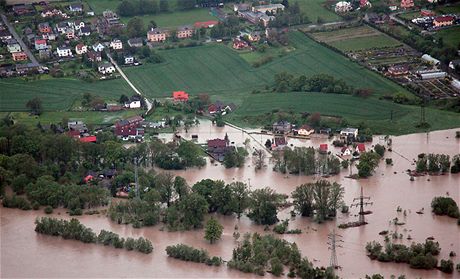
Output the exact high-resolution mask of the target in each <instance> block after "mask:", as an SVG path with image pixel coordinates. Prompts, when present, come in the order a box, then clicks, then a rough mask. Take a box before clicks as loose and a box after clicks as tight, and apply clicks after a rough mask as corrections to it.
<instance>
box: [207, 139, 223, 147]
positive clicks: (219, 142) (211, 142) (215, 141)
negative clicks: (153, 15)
mask: <svg viewBox="0 0 460 279" xmlns="http://www.w3.org/2000/svg"><path fill="white" fill-rule="evenodd" d="M227 143H228V142H227V141H226V140H224V139H212V140H208V147H212V148H219V147H226V146H227Z"/></svg>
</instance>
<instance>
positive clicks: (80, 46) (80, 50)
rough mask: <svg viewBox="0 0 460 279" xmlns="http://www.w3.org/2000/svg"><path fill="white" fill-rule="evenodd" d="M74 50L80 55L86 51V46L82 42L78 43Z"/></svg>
mask: <svg viewBox="0 0 460 279" xmlns="http://www.w3.org/2000/svg"><path fill="white" fill-rule="evenodd" d="M75 52H76V53H77V54H78V55H82V54H85V53H87V52H88V47H87V46H86V45H84V44H83V43H79V44H78V45H76V46H75Z"/></svg>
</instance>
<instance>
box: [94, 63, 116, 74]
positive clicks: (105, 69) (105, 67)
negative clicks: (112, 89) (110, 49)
mask: <svg viewBox="0 0 460 279" xmlns="http://www.w3.org/2000/svg"><path fill="white" fill-rule="evenodd" d="M97 71H98V72H99V73H101V74H103V75H110V74H112V73H114V72H115V67H114V66H113V65H112V63H109V62H104V63H101V64H99V66H98V67H97Z"/></svg>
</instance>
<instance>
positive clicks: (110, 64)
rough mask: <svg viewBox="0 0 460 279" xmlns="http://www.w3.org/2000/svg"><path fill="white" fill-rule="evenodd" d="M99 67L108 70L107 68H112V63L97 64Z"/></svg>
mask: <svg viewBox="0 0 460 279" xmlns="http://www.w3.org/2000/svg"><path fill="white" fill-rule="evenodd" d="M99 67H100V68H101V67H104V68H109V67H113V66H112V63H109V62H103V63H101V64H99Z"/></svg>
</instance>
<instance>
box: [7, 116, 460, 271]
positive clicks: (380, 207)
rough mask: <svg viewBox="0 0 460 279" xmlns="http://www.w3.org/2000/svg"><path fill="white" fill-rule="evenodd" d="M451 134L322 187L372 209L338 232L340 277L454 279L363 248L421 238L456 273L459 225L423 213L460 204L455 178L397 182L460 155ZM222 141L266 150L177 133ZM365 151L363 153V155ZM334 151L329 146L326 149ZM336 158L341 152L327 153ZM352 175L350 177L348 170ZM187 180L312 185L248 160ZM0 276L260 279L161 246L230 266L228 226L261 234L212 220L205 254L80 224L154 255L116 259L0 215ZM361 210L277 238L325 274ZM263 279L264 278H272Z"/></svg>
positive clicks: (405, 147) (199, 242) (104, 250)
mask: <svg viewBox="0 0 460 279" xmlns="http://www.w3.org/2000/svg"><path fill="white" fill-rule="evenodd" d="M454 131H455V130H447V131H439V132H431V133H430V134H428V135H427V134H412V135H406V136H400V137H393V138H392V139H393V152H386V154H385V158H392V159H393V163H394V164H393V166H387V165H385V163H384V161H382V162H381V163H380V166H379V167H378V169H377V170H376V172H375V174H374V175H373V176H372V177H370V178H369V179H362V180H352V179H348V178H345V176H347V175H348V174H349V171H348V170H343V171H342V173H341V174H340V175H337V176H333V177H331V178H329V179H330V180H331V181H337V182H339V183H341V184H342V185H343V186H344V188H345V197H344V200H345V203H346V204H347V205H350V204H351V203H352V202H353V198H355V197H358V196H359V194H360V188H361V187H363V189H364V195H365V196H370V197H371V202H373V204H372V205H371V206H368V207H366V210H371V211H373V214H371V215H366V221H367V222H368V223H369V224H368V225H366V226H362V227H359V228H349V229H346V230H341V229H337V232H338V233H339V234H340V235H342V236H343V237H342V240H343V243H342V246H343V248H338V255H337V256H338V263H339V265H340V266H341V267H342V269H341V270H340V271H339V272H338V273H339V275H340V276H341V277H344V278H359V277H364V275H365V274H374V273H380V274H382V275H385V276H386V277H387V276H388V278H389V276H390V275H391V274H394V275H396V276H398V275H400V274H405V275H406V277H407V278H419V277H421V278H455V277H458V273H454V275H446V274H443V273H441V272H440V271H437V270H433V271H421V270H414V269H410V268H409V266H408V265H405V264H393V263H380V262H377V261H371V260H370V259H369V258H368V257H367V256H366V252H365V248H364V246H365V245H366V242H369V241H372V240H378V241H380V242H381V243H383V237H382V236H379V235H378V233H379V232H380V231H382V230H389V231H390V232H392V231H397V232H398V234H399V233H401V234H403V236H404V237H403V239H402V240H398V241H399V242H401V243H404V244H410V242H411V241H409V240H406V238H407V236H409V235H410V236H411V237H412V241H415V242H423V241H424V240H425V239H426V238H427V237H430V236H432V237H434V238H435V240H436V241H439V243H440V247H441V248H442V250H441V255H440V257H438V259H447V258H448V254H449V252H450V251H455V252H456V253H457V257H454V258H452V260H453V261H454V264H457V263H460V226H458V225H457V220H456V219H452V218H448V217H444V216H442V217H441V216H434V215H433V214H431V212H430V204H431V200H432V198H433V197H434V196H446V195H447V194H448V195H449V196H450V197H452V198H453V199H454V200H456V202H457V203H459V202H460V194H459V188H460V175H459V174H456V175H451V174H447V175H442V176H422V177H416V178H415V181H412V182H411V181H410V180H409V176H408V175H407V174H406V173H405V172H404V171H405V170H407V169H409V168H414V166H413V165H412V163H413V162H412V160H413V159H414V158H416V156H417V155H418V154H419V153H443V154H449V155H451V157H452V156H453V155H455V154H459V153H460V141H459V140H458V139H455V137H454V136H455V132H454ZM226 133H227V134H228V136H229V138H230V140H231V141H234V142H235V143H236V144H242V143H243V142H244V141H245V140H246V139H247V138H250V143H249V148H254V147H255V148H260V146H259V145H258V144H257V143H255V139H257V140H258V141H261V142H265V140H266V138H268V137H269V136H267V135H252V136H253V137H250V136H249V135H248V134H245V133H242V132H241V131H238V130H235V129H233V128H230V127H225V128H215V127H212V126H211V125H210V123H209V122H206V121H202V123H201V125H200V126H199V127H193V128H191V129H190V130H189V132H188V133H187V134H185V133H182V135H183V136H184V137H185V138H191V135H192V134H198V136H199V139H198V142H199V143H204V142H206V139H210V138H216V137H219V138H223V137H224V136H225V134H226ZM379 141H380V142H381V143H383V140H381V139H379V138H378V137H376V138H375V139H374V142H373V143H372V144H376V143H379ZM325 142H329V143H330V142H331V141H329V140H328V139H325V138H314V139H311V140H299V139H289V140H288V143H289V144H291V143H292V144H295V145H302V146H314V147H315V148H317V147H318V145H319V144H320V143H325ZM372 144H369V145H368V146H367V148H370V147H371V145H372ZM330 148H331V146H330ZM331 151H332V152H333V153H338V152H339V149H338V148H337V149H335V148H333V147H332V150H331ZM354 172H356V170H354ZM173 173H174V174H176V175H181V176H183V177H184V178H186V179H187V181H188V183H189V185H192V184H193V183H195V182H197V181H199V180H201V179H205V178H212V179H222V180H224V181H226V182H232V181H244V182H246V183H249V184H250V185H251V188H252V189H256V188H262V187H266V186H268V187H271V188H273V189H275V190H276V191H278V192H280V193H286V194H290V193H291V192H292V191H293V190H294V189H295V187H296V186H298V185H299V184H302V183H306V182H311V181H314V180H315V179H318V178H317V177H313V176H312V177H307V176H293V175H285V174H284V175H283V174H280V173H276V172H273V171H272V170H271V166H270V165H269V164H268V166H267V167H266V168H265V169H263V170H260V171H257V172H256V171H255V170H254V167H253V166H252V163H251V159H250V158H248V159H247V162H246V165H245V167H244V168H240V169H225V168H224V167H223V166H221V165H215V164H208V165H207V166H206V167H204V168H201V169H189V170H186V171H175V172H173ZM398 206H400V207H401V208H402V210H406V212H407V216H404V214H403V212H400V213H398V212H397V211H396V208H397V207H398ZM421 208H424V209H425V214H423V215H419V214H416V213H415V212H416V211H418V210H420V209H421ZM0 210H1V259H0V262H1V271H0V275H1V277H2V278H5V277H27V278H31V277H46V278H50V277H54V278H63V277H86V278H87V277H91V278H94V277H169V278H171V277H176V278H184V277H193V278H205V277H206V278H216V277H227V278H228V277H231V278H235V277H257V278H260V277H259V276H255V275H254V276H253V275H251V274H244V273H241V272H238V271H233V270H229V269H228V268H227V267H225V266H221V267H208V266H206V265H201V264H195V263H186V262H182V261H179V260H175V259H169V258H168V257H167V256H166V253H165V251H164V249H165V247H166V246H167V245H172V244H177V243H185V244H188V245H192V246H195V247H203V248H205V249H207V250H208V251H209V253H210V254H211V255H217V256H221V257H222V258H223V259H225V260H228V259H230V258H231V254H232V249H233V247H234V246H235V245H236V242H235V240H234V239H233V237H232V234H233V232H234V227H235V225H238V227H239V232H240V233H241V234H243V233H244V232H249V231H251V232H254V231H258V232H263V226H256V225H253V224H252V223H251V222H250V220H249V219H247V218H246V217H243V218H242V219H241V220H239V221H238V220H237V219H236V218H234V217H230V216H220V215H217V216H216V217H217V218H218V219H219V221H220V222H221V223H222V224H223V225H224V235H223V237H222V240H220V241H218V242H217V243H216V244H214V245H210V244H208V243H207V242H206V241H205V240H204V239H203V235H204V233H203V231H202V230H197V231H191V232H183V233H180V232H174V233H172V232H166V231H161V230H160V228H161V227H162V226H161V225H158V226H155V227H151V228H142V229H133V228H132V227H131V226H125V225H117V224H115V223H112V222H110V221H109V220H108V219H107V218H105V217H104V216H97V215H93V216H81V217H79V218H78V219H80V221H81V222H82V223H83V224H85V225H86V226H89V227H91V228H92V229H93V230H94V231H96V232H99V230H101V229H109V230H112V231H114V232H116V233H119V234H120V235H122V236H124V237H127V236H135V237H139V236H144V237H146V238H148V239H150V240H151V241H152V243H153V245H154V251H153V253H152V254H149V255H144V254H140V253H136V252H128V251H125V250H117V249H114V248H109V247H101V246H97V245H92V244H82V243H79V242H76V241H69V240H62V239H60V238H56V237H51V236H43V235H37V234H36V233H35V232H34V230H33V229H34V224H33V222H34V220H35V218H36V217H37V216H42V215H44V213H43V211H38V212H36V211H28V212H24V211H21V210H15V209H6V208H1V209H0ZM289 211H290V209H287V210H284V211H282V212H281V213H280V214H279V218H280V219H284V218H288V217H289ZM60 212H61V215H57V213H54V214H53V215H54V216H56V217H60V218H69V216H68V215H66V214H64V211H63V210H61V211H60ZM357 213H358V209H357V208H351V209H350V214H348V215H346V214H342V213H338V217H337V220H335V221H330V222H327V223H325V224H321V225H318V224H316V223H314V222H312V221H311V219H308V218H301V217H296V218H295V220H293V221H291V222H290V228H292V229H295V228H300V229H302V231H303V233H302V234H300V235H284V236H280V237H283V238H285V239H286V240H288V241H295V242H296V243H297V244H298V247H299V248H300V249H301V251H302V253H303V255H304V256H307V257H308V258H309V259H310V260H311V261H313V263H314V264H315V265H318V266H319V265H323V266H327V265H328V264H329V258H330V251H329V250H328V248H327V245H326V242H327V235H328V233H330V232H331V231H332V229H333V228H336V227H337V225H338V224H340V223H344V222H348V221H354V220H357V219H358V216H357ZM395 217H398V219H399V220H400V221H402V222H405V223H406V224H405V225H403V226H394V225H391V224H390V221H391V220H392V219H394V218H395ZM266 277H270V275H269V274H267V275H266Z"/></svg>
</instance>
